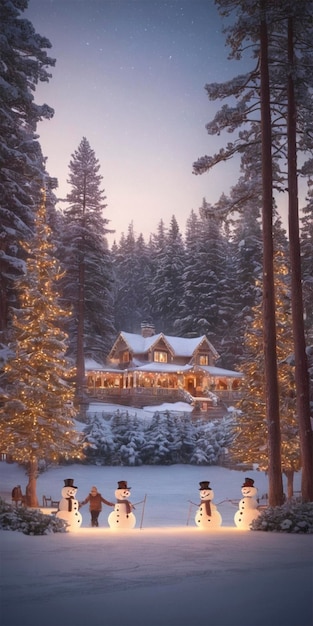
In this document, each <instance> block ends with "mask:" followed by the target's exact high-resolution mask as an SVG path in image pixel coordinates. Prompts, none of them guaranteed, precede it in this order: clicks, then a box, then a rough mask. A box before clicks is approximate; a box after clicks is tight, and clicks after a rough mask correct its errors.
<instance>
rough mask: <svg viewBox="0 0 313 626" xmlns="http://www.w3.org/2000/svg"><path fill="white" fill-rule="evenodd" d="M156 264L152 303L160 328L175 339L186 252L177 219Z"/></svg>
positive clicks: (166, 234) (157, 253) (166, 236)
mask: <svg viewBox="0 0 313 626" xmlns="http://www.w3.org/2000/svg"><path fill="white" fill-rule="evenodd" d="M156 255H157V263H156V265H155V268H156V269H155V273H154V275H153V276H152V281H151V300H152V299H153V301H154V306H155V310H156V311H157V316H158V319H157V322H158V327H159V328H160V329H161V330H162V332H164V333H166V334H168V335H173V334H174V324H175V321H176V318H177V310H178V305H179V303H180V301H181V299H182V297H183V292H184V285H183V278H182V275H183V271H184V266H185V248H184V243H183V238H182V235H181V233H180V230H179V226H178V223H177V220H176V217H175V215H173V216H172V218H171V222H170V227H169V229H168V231H167V232H166V233H165V238H164V245H162V247H160V248H159V249H158V250H157V251H156Z"/></svg>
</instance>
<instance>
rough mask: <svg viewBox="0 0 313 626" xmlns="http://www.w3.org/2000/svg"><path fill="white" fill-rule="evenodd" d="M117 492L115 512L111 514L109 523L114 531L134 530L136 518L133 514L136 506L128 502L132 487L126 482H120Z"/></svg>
mask: <svg viewBox="0 0 313 626" xmlns="http://www.w3.org/2000/svg"><path fill="white" fill-rule="evenodd" d="M117 485H118V486H117V489H116V490H115V497H116V504H115V505H114V511H112V513H110V515H109V517H108V522H109V526H110V528H112V529H114V530H127V529H130V528H134V526H135V524H136V517H135V515H134V513H133V510H134V508H135V507H134V505H133V504H132V503H131V502H130V501H129V500H128V498H129V497H130V490H131V487H128V486H127V482H126V480H119V481H118V483H117Z"/></svg>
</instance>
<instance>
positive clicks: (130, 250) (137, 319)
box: [112, 223, 151, 333]
mask: <svg viewBox="0 0 313 626" xmlns="http://www.w3.org/2000/svg"><path fill="white" fill-rule="evenodd" d="M112 262H113V268H114V312H115V328H116V330H117V332H119V331H121V330H125V331H127V332H133V333H136V332H138V331H139V329H140V324H141V322H142V321H143V320H146V319H147V318H149V317H151V306H150V302H149V289H150V282H151V271H150V254H149V250H148V248H147V246H146V245H145V242H144V239H143V236H142V234H140V235H139V236H138V238H137V239H136V235H135V232H134V227H133V223H131V224H130V225H129V226H128V231H127V235H126V236H125V235H124V233H123V234H122V236H121V238H120V241H119V243H118V244H115V246H114V248H113V249H112Z"/></svg>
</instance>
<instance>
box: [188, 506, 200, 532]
mask: <svg viewBox="0 0 313 626" xmlns="http://www.w3.org/2000/svg"><path fill="white" fill-rule="evenodd" d="M188 502H190V504H189V509H188V517H187V523H186V526H189V520H190V515H191V510H192V507H193V506H199V505H198V504H196V503H195V502H192V501H191V500H188Z"/></svg>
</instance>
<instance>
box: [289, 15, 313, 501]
mask: <svg viewBox="0 0 313 626" xmlns="http://www.w3.org/2000/svg"><path fill="white" fill-rule="evenodd" d="M288 65H289V74H288V119H287V124H288V125H287V135H288V200H289V211H288V225H289V250H290V267H291V308H292V325H293V336H294V352H295V383H296V393H297V397H296V407H297V417H298V423H299V435H300V448H301V463H302V484H301V492H302V500H303V501H304V502H310V501H313V433H312V429H311V424H310V383H309V373H308V363H307V356H306V349H305V333H304V320H303V297H302V281H301V254H300V235H299V205H298V179H297V137H296V132H297V131H296V116H297V112H296V105H295V96H294V82H293V68H294V45H293V18H292V17H289V18H288Z"/></svg>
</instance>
